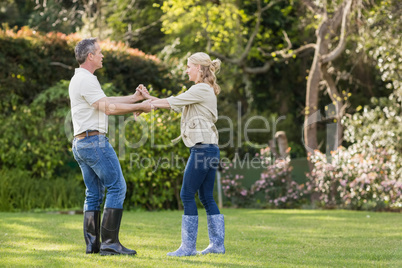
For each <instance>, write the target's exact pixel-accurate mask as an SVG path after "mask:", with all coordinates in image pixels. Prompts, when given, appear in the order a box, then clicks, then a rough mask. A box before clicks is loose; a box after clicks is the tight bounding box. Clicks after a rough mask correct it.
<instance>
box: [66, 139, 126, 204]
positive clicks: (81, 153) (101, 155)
mask: <svg viewBox="0 0 402 268" xmlns="http://www.w3.org/2000/svg"><path fill="white" fill-rule="evenodd" d="M72 149H73V154H74V158H75V160H77V162H78V164H79V166H80V168H81V171H82V176H83V177H84V183H85V186H86V191H85V204H84V211H90V210H98V211H99V210H100V206H101V204H102V202H103V197H104V195H105V188H106V189H107V195H106V200H105V208H119V209H122V208H123V202H124V199H125V197H126V190H127V186H126V181H125V180H124V177H123V173H122V171H121V166H120V163H119V160H118V158H117V155H116V152H115V151H114V149H113V147H112V146H111V145H110V143H109V139H108V138H107V137H106V136H104V135H95V136H87V137H85V138H83V139H80V140H79V139H74V140H73V148H72Z"/></svg>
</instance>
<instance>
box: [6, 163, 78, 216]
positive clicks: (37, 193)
mask: <svg viewBox="0 0 402 268" xmlns="http://www.w3.org/2000/svg"><path fill="white" fill-rule="evenodd" d="M0 184H1V188H0V211H31V210H34V209H42V210H44V209H67V208H77V207H81V206H82V202H83V199H84V189H83V187H82V180H81V178H80V176H79V175H77V174H74V173H71V174H68V175H67V176H64V177H55V178H52V179H51V180H49V179H47V178H37V177H36V176H35V174H33V172H30V171H28V170H24V169H19V168H12V169H8V168H2V169H0Z"/></svg>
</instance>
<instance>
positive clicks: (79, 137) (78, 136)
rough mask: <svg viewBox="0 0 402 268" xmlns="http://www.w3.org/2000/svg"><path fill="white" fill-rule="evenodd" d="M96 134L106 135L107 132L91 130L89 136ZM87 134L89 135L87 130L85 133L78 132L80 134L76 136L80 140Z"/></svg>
mask: <svg viewBox="0 0 402 268" xmlns="http://www.w3.org/2000/svg"><path fill="white" fill-rule="evenodd" d="M95 135H105V133H101V132H99V131H91V132H88V136H95ZM86 136H87V132H83V133H80V134H78V135H75V136H74V138H76V139H79V140H80V139H83V138H85V137H86Z"/></svg>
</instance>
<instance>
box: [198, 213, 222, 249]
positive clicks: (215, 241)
mask: <svg viewBox="0 0 402 268" xmlns="http://www.w3.org/2000/svg"><path fill="white" fill-rule="evenodd" d="M207 221H208V235H209V246H208V247H207V248H206V249H204V250H203V251H201V254H209V253H215V254H225V245H224V241H225V220H224V219H223V215H222V214H216V215H207Z"/></svg>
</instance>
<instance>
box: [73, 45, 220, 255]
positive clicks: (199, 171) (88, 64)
mask: <svg viewBox="0 0 402 268" xmlns="http://www.w3.org/2000/svg"><path fill="white" fill-rule="evenodd" d="M75 57H76V59H77V61H78V63H79V65H80V68H77V69H75V73H74V76H73V78H72V79H71V82H70V85H69V96H70V101H71V115H72V121H73V128H74V140H73V142H72V151H73V154H74V158H75V159H76V161H77V162H78V164H79V166H80V168H81V171H82V175H83V179H84V183H85V186H86V191H85V203H84V238H85V242H86V245H87V246H86V253H100V254H101V255H119V254H124V255H135V254H136V253H137V252H136V251H135V250H131V249H127V248H126V247H124V246H123V245H122V244H121V243H120V241H119V230H120V223H121V219H122V215H123V202H124V199H125V196H126V190H127V187H126V182H125V180H124V177H123V173H122V170H121V166H120V163H119V160H118V158H117V155H116V152H115V151H114V149H113V147H112V146H111V145H110V143H109V141H108V138H107V137H106V133H107V131H108V115H120V114H127V113H134V114H140V113H142V112H146V113H147V112H150V111H151V110H152V109H157V108H161V109H163V108H164V109H173V110H175V111H177V112H182V119H181V138H182V140H183V142H184V144H185V145H186V146H187V147H189V148H190V157H189V159H188V161H187V164H186V167H185V170H184V176H183V184H182V188H181V192H180V198H181V200H182V202H183V206H184V215H183V216H182V226H181V237H182V243H181V245H180V247H179V248H178V249H177V250H176V251H174V252H170V253H168V254H167V255H168V256H192V255H196V254H197V253H200V254H208V253H225V246H224V238H225V224H224V218H223V215H222V214H220V211H219V209H218V206H217V204H216V202H215V200H214V198H213V189H214V183H215V174H216V170H217V168H218V165H219V155H220V152H219V147H218V131H217V129H216V127H215V124H214V123H215V122H216V121H217V119H218V111H217V98H216V95H218V94H219V92H220V87H219V85H218V84H217V83H216V76H215V73H216V72H218V71H219V68H220V63H221V62H220V60H219V59H216V60H211V59H210V57H209V56H208V55H207V54H205V53H202V52H198V53H195V54H193V55H191V56H190V57H189V58H188V61H187V71H186V73H187V74H188V76H189V80H190V81H192V82H194V83H195V85H193V86H192V87H190V88H189V89H188V90H187V91H186V92H184V93H182V94H180V95H178V96H175V97H173V96H171V97H168V98H165V99H159V98H156V97H153V96H151V95H150V94H149V93H148V91H147V89H146V88H145V87H143V86H142V85H140V86H139V87H138V88H137V90H136V92H135V93H134V94H133V95H129V96H124V97H107V96H106V95H105V93H104V92H103V90H102V88H101V86H100V84H99V81H98V79H97V77H96V76H95V75H93V73H94V72H95V70H97V69H100V68H102V59H103V55H102V51H101V48H100V45H99V42H98V40H97V39H96V38H88V39H83V40H82V41H80V42H79V43H78V44H77V46H76V47H75ZM142 100H145V101H143V102H141V103H136V102H138V101H142ZM105 190H107V194H106V199H105V205H104V210H103V218H102V223H101V207H100V206H101V204H102V202H103V198H104V195H105ZM197 192H198V195H199V198H200V200H201V202H202V204H203V205H204V207H205V209H206V213H207V221H208V234H209V241H210V243H209V246H208V247H207V248H206V249H204V250H203V251H201V252H197V251H196V241H197V233H198V210H197V206H196V202H195V194H196V193H197Z"/></svg>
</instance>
